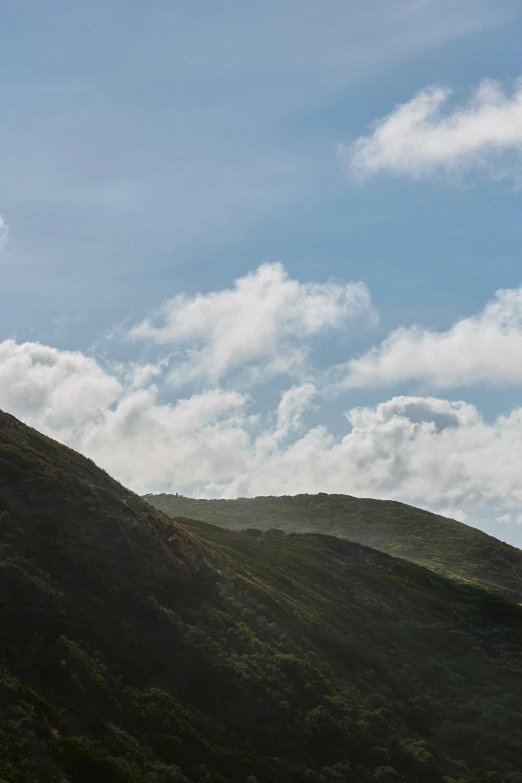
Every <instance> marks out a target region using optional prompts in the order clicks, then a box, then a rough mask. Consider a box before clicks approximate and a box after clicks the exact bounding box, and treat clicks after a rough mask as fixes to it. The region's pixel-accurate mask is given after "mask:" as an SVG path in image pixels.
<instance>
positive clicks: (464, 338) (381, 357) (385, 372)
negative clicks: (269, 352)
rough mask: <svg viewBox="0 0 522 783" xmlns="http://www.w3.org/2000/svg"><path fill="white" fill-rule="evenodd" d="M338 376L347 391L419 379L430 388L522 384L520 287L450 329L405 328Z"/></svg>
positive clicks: (502, 294) (497, 295) (347, 366)
mask: <svg viewBox="0 0 522 783" xmlns="http://www.w3.org/2000/svg"><path fill="white" fill-rule="evenodd" d="M338 372H340V373H341V374H342V375H344V381H343V383H344V384H345V385H346V386H348V387H369V386H390V385H393V384H397V383H401V382H404V381H410V380H418V381H423V382H426V383H429V384H430V385H431V387H435V388H444V387H452V386H453V387H462V386H471V385H473V384H477V383H488V384H499V383H501V384H520V383H522V287H521V288H515V289H506V290H501V291H497V293H496V295H495V297H494V299H492V300H491V301H490V302H489V303H488V304H487V305H486V307H485V308H484V310H483V311H482V312H480V313H479V314H478V315H474V316H470V317H468V318H462V319H461V320H459V321H457V322H456V323H454V324H453V326H452V327H451V328H450V329H448V330H447V331H442V332H435V331H430V330H428V329H424V328H423V327H420V326H411V327H401V328H400V329H396V330H395V331H393V332H392V333H391V334H390V335H389V337H387V339H385V340H384V342H383V343H382V344H381V345H380V346H378V347H375V348H372V349H371V350H370V351H369V352H368V353H366V354H364V355H363V356H361V357H360V358H357V359H353V360H351V361H349V362H348V363H347V364H346V365H344V366H343V367H342V368H338Z"/></svg>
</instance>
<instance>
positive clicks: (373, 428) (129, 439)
mask: <svg viewBox="0 0 522 783" xmlns="http://www.w3.org/2000/svg"><path fill="white" fill-rule="evenodd" d="M315 404H316V389H315V388H314V386H313V385H312V384H303V385H301V386H294V387H292V388H290V389H288V390H286V391H285V392H283V394H282V396H281V400H280V403H279V405H278V407H277V409H276V411H274V413H273V414H268V415H266V416H261V415H257V416H253V415H252V411H251V405H252V400H251V399H250V398H249V397H247V396H245V395H243V394H239V393H237V392H234V391H227V390H225V389H219V388H218V389H211V390H208V391H202V392H201V393H198V394H194V395H193V396H191V397H189V398H186V399H178V400H177V401H175V402H173V403H172V404H167V403H162V402H160V400H159V393H158V390H157V389H156V387H155V386H149V387H147V388H141V389H135V388H133V387H132V385H131V384H128V385H127V386H122V384H121V382H120V380H119V379H118V377H116V376H115V375H113V374H111V373H110V372H108V371H106V370H104V369H103V368H102V367H100V365H99V364H97V362H96V361H95V360H94V359H91V358H88V357H85V356H82V355H81V354H78V353H71V352H67V351H59V350H56V349H54V348H49V347H46V346H41V345H38V344H35V343H24V344H21V345H19V344H17V343H15V342H14V341H12V340H9V341H5V342H4V343H1V344H0V407H2V408H3V409H5V410H8V411H9V412H11V413H14V414H15V415H17V416H18V417H19V418H21V419H22V420H23V421H26V422H27V423H28V424H30V425H32V426H35V427H37V428H39V429H41V430H43V431H44V432H46V433H47V434H49V435H51V436H53V437H56V438H58V439H59V440H61V441H63V442H66V443H68V444H69V445H71V446H73V447H74V448H75V449H77V450H79V451H81V452H83V453H85V454H87V455H88V456H90V457H91V458H92V459H94V460H95V461H96V462H97V463H98V464H100V465H101V466H102V467H104V468H105V469H107V470H108V471H109V472H110V473H111V474H112V475H114V476H115V477H116V478H118V479H119V480H120V481H122V482H123V483H124V484H126V485H127V486H130V487H131V488H133V489H135V490H137V491H139V492H146V491H162V490H167V491H169V490H170V491H181V492H184V493H185V494H195V495H206V496H217V497H224V496H225V497H226V496H228V497H231V496H237V495H243V496H244V495H247V496H248V495H258V494H276V495H277V494H283V493H289V494H295V493H298V492H318V491H325V492H339V493H346V494H352V495H359V496H370V497H381V498H395V499H398V500H403V501H406V502H410V503H413V504H416V505H422V506H427V507H429V508H431V509H435V510H437V509H438V510H439V511H440V512H441V513H443V514H445V515H450V516H452V517H458V518H460V519H464V518H465V515H466V517H468V518H471V519H473V516H474V515H475V514H476V513H477V512H480V510H481V509H484V508H488V509H490V510H491V516H496V517H497V519H498V521H499V523H500V524H505V523H507V522H517V521H519V518H520V506H521V504H522V487H521V484H520V471H519V465H520V463H521V461H522V409H520V408H518V409H515V410H514V411H512V412H511V413H510V414H509V415H508V416H499V417H498V418H497V419H496V420H494V421H492V422H486V421H485V420H484V419H483V417H482V416H481V415H480V413H479V412H478V410H477V409H476V407H475V406H473V405H470V404H468V403H465V402H459V401H457V402H451V401H448V400H443V399H437V398H433V397H395V398H393V399H391V400H388V401H387V402H383V403H380V404H379V405H376V406H374V407H361V408H353V409H352V410H350V411H348V413H347V414H346V422H347V424H346V430H345V434H344V436H342V437H337V436H334V435H333V434H332V433H331V432H330V431H329V430H328V429H327V428H326V427H324V426H315V427H312V428H310V427H307V426H306V420H305V419H306V414H307V412H308V411H309V410H310V409H311V408H312V407H313V406H314V405H315ZM488 513H489V512H488Z"/></svg>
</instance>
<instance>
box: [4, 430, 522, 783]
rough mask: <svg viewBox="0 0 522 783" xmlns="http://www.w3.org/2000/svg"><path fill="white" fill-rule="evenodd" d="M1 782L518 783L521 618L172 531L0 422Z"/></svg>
mask: <svg viewBox="0 0 522 783" xmlns="http://www.w3.org/2000/svg"><path fill="white" fill-rule="evenodd" d="M0 460H1V462H0V524H1V532H0V536H1V544H0V546H1V548H0V778H3V779H5V780H6V781H9V783H27V782H29V783H36V781H38V783H64V782H67V781H68V782H69V783H76V781H79V783H93V781H101V783H186V782H187V781H194V782H196V781H207V782H212V783H214V782H215V783H218V782H219V781H221V783H226V782H227V781H228V782H229V783H255V782H256V781H258V782H259V783H305V782H306V783H319V782H320V781H321V782H323V783H324V781H327V783H333V782H334V781H347V782H348V783H367V782H369V781H376V780H378V781H381V783H385V782H386V781H394V782H395V783H421V782H422V783H426V782H428V783H429V782H430V781H432V782H433V783H451V781H458V783H479V781H480V782H482V781H486V780H487V781H495V780H497V781H498V780H501V781H505V783H508V782H509V783H517V781H518V783H520V782H521V781H522V776H521V775H520V774H519V770H520V769H522V740H521V739H520V738H521V737H522V609H521V608H520V607H518V606H515V605H512V604H507V603H504V602H502V601H500V600H499V599H497V598H495V596H493V595H492V594H489V593H486V592H483V591H481V590H479V589H476V588H473V587H467V586H460V585H458V584H456V583H453V582H451V581H448V580H446V579H444V578H442V577H439V576H436V575H435V574H433V573H432V572H430V571H427V570H425V569H423V568H420V567H418V566H415V565H413V564H411V563H408V562H406V561H403V560H397V559H395V558H393V557H390V556H388V555H385V554H382V553H379V552H377V551H375V550H372V549H369V548H367V547H364V546H361V545H359V544H355V543H352V542H349V541H343V540H339V539H336V538H334V537H331V536H325V535H317V534H313V535H290V536H287V537H283V538H277V537H270V536H262V537H259V538H256V537H251V536H247V535H242V534H240V533H234V532H230V531H226V530H223V529H220V528H217V527H214V526H211V525H207V524H205V523H201V522H196V521H191V520H182V521H180V522H179V523H170V521H169V520H168V519H167V518H166V517H164V516H163V515H162V514H161V513H160V512H157V511H156V510H154V509H152V508H151V507H150V506H149V505H148V504H146V503H145V502H144V501H142V500H140V499H139V498H137V497H136V496H135V495H133V494H132V493H130V492H128V491H127V490H125V489H124V488H123V487H121V486H120V485H119V484H117V483H116V482H114V481H113V480H112V479H110V478H109V477H108V476H107V475H106V474H105V473H104V472H103V471H101V470H99V469H98V468H96V467H95V466H94V465H93V463H91V462H90V461H89V460H86V459H85V458H83V457H81V456H80V455H78V454H76V453H74V452H72V451H70V450H68V449H66V448H64V447H62V446H60V445H58V444H57V443H55V442H53V441H51V440H49V439H47V438H45V437H43V436H41V435H39V434H38V433H36V432H35V431H33V430H30V429H29V428H27V427H24V426H23V425H22V424H20V422H17V421H16V420H15V419H13V418H12V417H9V416H6V415H4V414H0Z"/></svg>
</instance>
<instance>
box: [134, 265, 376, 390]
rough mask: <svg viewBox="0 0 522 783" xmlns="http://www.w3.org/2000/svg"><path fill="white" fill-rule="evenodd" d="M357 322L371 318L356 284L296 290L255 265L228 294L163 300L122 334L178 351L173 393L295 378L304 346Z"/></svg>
mask: <svg viewBox="0 0 522 783" xmlns="http://www.w3.org/2000/svg"><path fill="white" fill-rule="evenodd" d="M360 317H366V318H368V317H374V314H373V311H372V308H371V299H370V294H369V292H368V289H367V288H366V286H365V285H364V284H363V283H342V282H335V281H329V282H326V283H301V282H299V281H297V280H292V279H291V278H290V277H289V276H288V275H287V273H286V271H285V269H284V268H283V266H282V264H263V265H262V266H260V267H259V268H258V269H257V270H256V271H255V272H253V273H251V274H248V275H245V276H244V277H241V278H239V279H238V280H236V282H235V284H234V286H233V287H232V288H230V289H224V290H221V291H218V292H211V293H208V294H195V295H194V296H188V295H187V294H179V295H178V296H176V297H174V298H173V299H169V300H167V301H166V302H164V303H163V305H162V306H161V307H160V309H159V311H158V312H157V313H156V314H155V316H154V317H153V318H147V319H146V320H144V321H142V322H141V323H139V324H137V325H136V326H134V327H133V328H132V329H131V330H130V333H129V334H130V337H132V338H134V339H145V340H150V341H153V342H155V343H157V344H160V345H171V346H178V348H179V349H180V350H181V351H182V353H183V354H184V356H185V357H186V359H185V360H184V361H182V362H181V363H179V364H178V365H177V366H176V367H175V368H174V369H173V371H172V373H171V375H170V380H171V382H172V383H173V384H174V385H182V384H183V383H187V382H190V381H194V380H197V379H206V380H209V381H210V382H212V383H217V382H218V381H219V380H220V379H222V378H223V377H224V376H225V375H227V374H228V373H230V372H234V371H236V370H238V369H239V368H248V369H249V371H250V374H251V376H252V377H253V378H255V377H256V376H263V377H266V376H269V375H274V374H280V373H292V372H296V371H297V370H299V369H301V368H302V367H303V366H304V365H305V363H306V358H307V356H308V347H307V345H305V343H310V341H311V340H312V339H313V338H314V337H316V336H318V335H321V334H324V333H325V332H327V331H328V330H332V329H339V328H341V327H343V326H346V325H347V324H348V323H349V322H350V321H351V320H353V319H354V318H360Z"/></svg>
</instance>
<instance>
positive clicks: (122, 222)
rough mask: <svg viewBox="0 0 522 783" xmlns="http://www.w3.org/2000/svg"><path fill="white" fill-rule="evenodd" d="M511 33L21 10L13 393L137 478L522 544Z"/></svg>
mask: <svg viewBox="0 0 522 783" xmlns="http://www.w3.org/2000/svg"><path fill="white" fill-rule="evenodd" d="M521 36H522V10H521V9H520V5H519V3H518V2H515V1H514V0H513V2H512V1H511V0H505V1H498V0H461V2H460V3H454V2H449V0H398V2H395V3H389V2H385V0H373V2H366V3H362V2H361V1H360V0H343V1H341V0H331V1H330V2H326V3H324V2H323V3H319V2H315V1H312V0H301V1H300V2H297V1H295V2H294V0H284V1H283V2H277V3H275V2H266V3H263V4H257V5H254V4H240V3H237V2H225V1H224V2H221V1H218V2H216V1H215V0H214V2H210V0H206V1H205V0H202V1H201V2H199V3H188V2H177V3H174V2H162V1H160V0H155V1H153V2H151V3H148V4H143V3H138V2H128V1H127V2H118V1H117V0H112V1H111V2H104V3H101V2H96V0H91V2H89V3H85V4H74V3H67V2H56V0H49V2H47V3H45V4H42V3H36V2H30V1H29V0H28V1H27V2H26V1H25V0H16V2H10V1H9V0H6V1H4V2H3V3H2V4H1V6H0V65H1V67H0V108H1V112H0V117H1V120H0V150H1V152H2V164H3V165H2V180H1V182H2V186H1V188H0V215H1V216H2V220H3V221H4V223H3V224H0V237H2V241H1V243H0V244H1V251H0V273H1V280H2V285H1V288H0V406H1V407H2V408H3V409H5V410H9V411H11V412H12V413H14V414H15V415H18V416H19V417H20V418H22V419H23V420H25V421H27V422H29V423H31V424H33V425H35V426H39V427H40V428H41V429H43V430H45V431H46V432H49V433H50V434H52V435H53V436H54V437H57V438H58V439H60V440H62V441H64V442H66V443H69V444H70V445H73V446H74V447H75V448H78V449H80V450H82V451H84V452H85V453H88V454H89V455H90V456H92V457H93V458H94V459H96V460H97V461H98V462H100V463H101V464H103V465H104V466H105V467H107V469H109V470H110V471H111V472H112V473H113V474H114V475H116V476H117V477H118V478H120V479H121V480H123V481H124V482H125V483H127V484H128V485H130V486H132V487H133V488H135V489H137V490H138V491H143V492H145V491H160V490H174V491H182V492H184V493H186V494H193V495H198V494H201V495H207V496H221V495H237V494H247V495H252V494H263V493H267V494H272V493H273V494H281V493H292V492H301V491H320V490H324V491H336V492H346V493H347V494H357V495H363V494H364V495H374V496H377V497H394V498H397V499H402V500H405V501H406V502H411V503H414V504H416V505H424V506H426V507H428V508H432V509H434V510H438V511H441V512H442V513H446V514H448V515H455V516H457V517H458V518H461V519H464V520H465V521H466V522H468V523H469V524H476V525H478V526H480V527H483V528H484V529H487V530H488V531H489V532H492V533H493V534H495V535H498V536H499V537H501V538H504V539H506V540H510V541H514V542H515V543H520V542H522V528H521V527H520V524H519V518H520V519H521V520H522V508H521V505H522V503H521V501H522V488H520V489H519V487H518V476H517V475H516V471H515V469H514V467H513V466H514V465H515V464H516V462H517V459H518V455H519V451H520V450H521V448H522V447H520V446H518V441H519V435H521V434H522V432H521V430H522V423H521V422H520V421H519V420H522V414H520V412H519V409H518V406H519V404H520V387H521V385H522V358H520V357H521V354H520V353H519V351H520V350H522V306H521V305H520V301H521V300H522V294H521V293H520V286H521V284H522V279H521V277H522V275H521V271H520V270H521V264H520V247H521V244H522V222H521V220H520V209H521V204H522V202H521V190H520V185H521V172H522V167H521V161H522V118H521V110H520V105H521V103H522V98H521V88H520V86H519V82H517V79H519V77H520V76H521V75H522V62H521V57H520V54H519V50H520V46H519V42H520V40H521ZM481 85H482V86H481ZM446 89H447V90H448V92H444V90H446ZM437 90H438V92H437ZM449 90H451V91H452V92H451V94H449ZM427 103H429V107H428V109H426V108H425V107H426V105H427ZM423 111H424V112H425V113H424V114H423V115H422V116H421V117H420V118H419V112H421V113H422V112H423ZM2 226H3V228H2ZM499 289H506V290H507V291H508V293H507V294H505V295H501V296H500V298H499V297H496V292H497V291H498V290H499ZM162 303H163V304H162ZM488 303H490V304H489V305H488ZM485 308H486V310H485ZM397 329H402V332H397ZM2 341H3V342H2ZM383 341H384V342H383ZM441 422H442V423H441ZM520 456H522V455H520ZM494 468H495V469H494Z"/></svg>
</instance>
